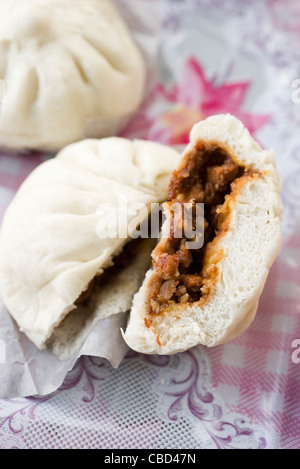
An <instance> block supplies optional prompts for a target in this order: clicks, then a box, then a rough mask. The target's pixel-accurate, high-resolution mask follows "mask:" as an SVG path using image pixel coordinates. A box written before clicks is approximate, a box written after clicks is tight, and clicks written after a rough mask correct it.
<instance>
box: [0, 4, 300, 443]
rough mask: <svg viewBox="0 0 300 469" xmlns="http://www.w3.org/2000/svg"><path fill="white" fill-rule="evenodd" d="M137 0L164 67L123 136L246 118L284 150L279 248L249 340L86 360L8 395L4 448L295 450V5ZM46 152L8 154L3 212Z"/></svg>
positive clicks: (298, 358) (299, 194) (174, 141)
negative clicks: (152, 17) (27, 392)
mask: <svg viewBox="0 0 300 469" xmlns="http://www.w3.org/2000/svg"><path fill="white" fill-rule="evenodd" d="M140 1H141V2H142V3H144V6H143V7H144V8H145V9H147V7H148V5H151V6H153V4H156V5H157V7H158V10H159V16H158V18H157V20H158V21H159V24H160V27H159V50H158V54H157V57H156V64H157V69H158V71H159V76H158V79H157V82H156V83H155V84H154V85H153V86H152V89H151V90H150V92H149V94H148V96H147V98H146V100H145V102H144V104H143V106H142V107H141V109H140V110H139V112H138V113H137V114H136V115H135V117H134V118H133V119H132V121H131V122H130V124H129V125H128V127H127V128H126V129H125V130H124V131H123V134H122V135H123V136H125V137H129V138H131V137H139V138H145V139H152V140H156V141H160V142H163V143H167V144H171V145H183V144H185V143H186V142H187V140H188V133H189V130H190V128H191V126H192V125H193V124H194V123H195V122H197V121H198V120H200V119H202V118H205V117H207V116H209V115H212V114H217V113H224V112H230V113H232V114H234V115H236V116H237V117H239V118H240V119H241V120H242V121H243V122H244V123H245V124H246V126H247V127H248V128H249V130H250V131H251V132H252V134H253V135H254V136H255V137H256V138H257V140H258V141H259V142H260V143H261V144H262V145H263V146H264V147H267V148H268V147H273V148H274V149H275V151H276V153H277V159H278V168H279V171H280V174H281V177H282V181H283V190H282V199H283V203H284V217H283V244H282V248H281V251H280V253H279V255H278V258H277V260H276V262H275V263H274V265H273V267H272V269H271V272H270V275H269V278H268V281H267V284H266V286H265V289H264V292H263V295H262V297H261V301H260V304H259V309H258V313H257V316H256V319H255V320H254V322H253V324H252V325H251V326H250V328H249V329H248V331H247V332H246V333H245V334H244V335H242V336H241V337H240V338H238V339H236V340H234V341H233V342H231V343H228V344H226V345H222V346H218V347H215V348H212V349H207V348H203V347H196V348H194V349H192V350H189V351H187V352H184V353H181V354H177V355H174V356H171V357H164V356H161V357H158V356H150V357H148V356H143V355H139V354H135V353H129V354H128V355H127V356H126V357H125V359H124V360H123V362H122V363H121V365H120V366H119V368H117V369H113V368H112V367H111V365H110V364H109V363H108V362H107V361H106V360H104V359H101V358H97V357H88V356H84V357H81V358H80V359H79V360H78V361H77V363H76V365H75V367H74V368H73V369H72V371H70V372H69V373H68V375H67V376H66V378H65V380H64V382H63V384H62V386H61V387H60V388H59V389H58V390H57V391H55V392H53V393H52V394H50V395H46V396H42V397H39V396H34V397H26V398H13V399H0V448H109V449H110V448H126V449H129V448H140V449H142V448H169V449H170V448H177V449H178V448H186V449H196V448H269V449H271V448H300V400H299V389H300V320H299V316H300V286H299V280H300V209H299V201H300V132H299V126H300V48H299V47H298V45H299V41H300V26H299V16H300V3H299V1H298V0H289V1H286V0H264V1H260V2H251V1H250V0H228V1H226V2H224V1H223V0H210V1H208V0H140ZM43 159H44V155H42V154H39V153H33V154H31V155H23V156H21V155H8V154H5V153H1V154H0V217H1V218H2V216H3V213H4V211H5V208H6V206H7V204H8V203H9V202H10V200H11V199H12V197H13V195H14V193H15V191H16V190H17V189H18V187H19V185H20V184H21V182H22V181H23V180H24V179H25V177H26V176H27V175H28V174H29V173H30V172H31V171H32V170H33V169H34V168H35V167H36V166H37V165H38V164H39V163H41V162H42V161H43ZM0 360H1V350H0ZM49 373H50V374H51V370H49ZM0 379H1V377H0Z"/></svg>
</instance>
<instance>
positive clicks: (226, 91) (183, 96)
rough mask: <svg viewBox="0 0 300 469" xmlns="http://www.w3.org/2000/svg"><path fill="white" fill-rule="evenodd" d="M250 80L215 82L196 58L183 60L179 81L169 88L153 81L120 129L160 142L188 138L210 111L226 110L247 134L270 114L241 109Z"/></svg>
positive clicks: (177, 143) (211, 113)
mask: <svg viewBox="0 0 300 469" xmlns="http://www.w3.org/2000/svg"><path fill="white" fill-rule="evenodd" d="M250 86H251V83H250V82H249V81H239V82H233V83H223V84H222V85H218V86H217V85H215V84H214V82H213V81H212V80H209V79H208V78H207V77H206V76H205V73H204V70H203V68H202V67H201V64H200V63H199V61H197V60H196V58H194V57H190V58H189V59H187V61H186V63H185V66H184V70H183V75H182V78H181V80H180V82H179V83H176V84H174V85H173V86H172V87H171V88H170V89H166V87H165V86H164V85H163V84H161V83H159V84H157V85H156V86H155V87H154V89H153V90H152V92H151V93H150V95H149V97H148V98H147V100H146V102H145V103H144V105H143V106H142V108H141V109H140V111H139V112H138V113H137V115H136V116H135V117H134V118H133V120H132V121H131V122H130V124H129V126H128V127H127V128H126V129H125V130H124V132H123V136H124V137H129V138H130V137H137V136H138V137H139V138H144V139H148V140H154V141H158V142H161V143H164V144H171V145H180V144H186V143H187V142H188V141H189V132H190V130H191V128H192V126H193V125H194V124H196V123H197V122H198V121H200V120H202V119H205V118H206V117H208V116H211V115H214V114H223V113H230V114H233V115H235V116H236V117H238V118H239V119H241V120H242V122H243V123H244V124H245V125H246V126H247V128H248V129H249V131H250V132H251V133H255V131H256V130H258V129H260V128H262V127H263V126H264V125H265V124H267V123H268V121H269V120H270V118H271V116H270V115H267V114H262V115H258V114H255V113H251V112H246V111H244V110H243V103H244V101H245V97H246V94H247V91H248V90H249V87H250Z"/></svg>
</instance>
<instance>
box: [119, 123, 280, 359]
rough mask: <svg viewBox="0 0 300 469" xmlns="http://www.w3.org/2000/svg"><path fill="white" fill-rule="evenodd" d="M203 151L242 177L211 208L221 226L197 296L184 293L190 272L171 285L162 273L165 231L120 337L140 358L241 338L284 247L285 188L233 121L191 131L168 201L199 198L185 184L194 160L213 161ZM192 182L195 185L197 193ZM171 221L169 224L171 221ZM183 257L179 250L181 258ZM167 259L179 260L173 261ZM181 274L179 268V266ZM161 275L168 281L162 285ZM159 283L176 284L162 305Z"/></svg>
mask: <svg viewBox="0 0 300 469" xmlns="http://www.w3.org/2000/svg"><path fill="white" fill-rule="evenodd" d="M203 148H213V149H217V151H218V152H219V153H220V151H221V152H223V153H224V152H225V154H226V155H227V156H226V158H227V160H226V158H225V164H226V165H227V166H226V168H225V169H226V171H227V172H228V174H230V171H231V170H232V168H233V170H235V171H236V174H237V175H236V177H235V179H233V180H232V181H231V184H230V188H229V192H228V193H227V195H225V198H224V200H223V201H222V202H219V205H217V208H215V207H213V209H214V210H215V212H216V213H217V220H218V221H217V224H216V226H215V232H214V233H213V235H211V237H210V238H209V239H208V242H207V244H206V245H205V247H204V251H203V252H204V254H203V256H204V257H203V260H202V261H201V262H202V263H201V272H200V273H199V272H197V275H198V280H199V278H200V279H201V282H202V283H201V287H199V288H198V291H197V294H196V293H195V292H196V289H195V288H194V289H193V288H191V289H190V290H188V289H187V287H186V285H187V284H188V282H187V280H189V279H192V280H193V281H195V280H197V278H194V277H197V276H195V275H194V276H191V275H189V274H190V272H189V270H188V269H185V274H182V271H181V272H179V273H178V272H177V274H176V275H177V277H176V275H175V276H174V277H173V279H172V280H169V279H170V277H168V275H169V271H170V269H169V270H167V269H165V270H162V274H161V272H160V270H159V269H160V266H161V264H162V261H163V262H164V263H166V260H168V253H166V250H165V248H166V246H167V245H168V243H169V244H170V240H167V239H165V238H164V231H165V227H164V226H163V228H162V239H161V241H160V242H159V244H158V245H157V247H156V248H155V250H154V252H153V261H154V267H153V268H152V269H151V270H149V271H148V273H147V274H146V277H145V280H144V283H143V285H142V287H141V289H140V290H139V292H138V293H137V294H136V295H135V297H134V301H133V306H132V309H131V313H130V317H129V321H128V325H127V328H126V331H125V332H124V333H123V336H124V339H125V341H126V342H127V344H128V345H129V346H130V347H131V348H132V349H134V350H136V351H139V352H142V353H149V354H152V353H157V354H172V353H176V352H180V351H183V350H186V349H189V348H191V347H193V346H195V345H197V344H203V345H207V346H210V347H211V346H215V345H218V344H221V343H223V342H226V341H228V340H232V339H233V338H234V337H236V336H237V335H240V334H241V333H243V332H244V331H245V330H246V329H247V327H248V326H249V324H250V323H251V322H252V320H253V318H254V317H255V314H256V310H257V306H258V301H259V297H260V295H261V292H262V290H263V287H264V284H265V281H266V279H267V276H268V272H269V269H270V267H271V265H272V263H273V261H274V259H275V257H276V255H277V253H278V250H279V248H280V245H281V215H282V203H281V199H280V196H279V193H280V190H281V181H280V178H279V176H278V172H277V169H276V162H275V155H274V152H273V150H262V149H261V147H260V146H259V145H258V143H257V142H255V141H254V139H253V138H252V137H251V135H250V134H249V132H248V130H247V129H246V128H245V127H244V126H243V124H242V123H241V122H240V121H239V120H238V119H236V118H235V117H233V116H231V115H218V116H213V117H210V118H208V119H206V120H204V121H201V122H199V123H198V124H196V125H195V126H194V127H193V129H192V130H191V133H190V143H189V145H188V146H187V148H186V150H185V151H184V153H183V155H182V159H181V162H180V163H179V166H178V168H177V170H176V171H175V172H174V173H173V177H172V179H171V184H170V191H169V199H170V198H171V199H172V197H173V196H174V197H175V198H176V197H177V198H179V196H180V195H182V194H181V192H180V191H181V189H182V187H188V191H189V194H192V196H193V197H195V196H196V197H197V190H198V189H197V190H196V191H195V190H194V189H195V184H196V183H195V181H196V179H195V177H196V176H195V174H196V171H195V169H194V173H193V170H190V172H189V175H188V176H187V174H185V173H186V172H187V171H188V169H189V168H192V164H194V166H193V167H194V168H196V163H197V161H196V160H197V158H198V160H199V158H200V159H201V158H204V159H205V158H206V159H207V163H206V164H208V165H209V164H210V163H209V159H210V158H216V155H215V150H214V151H210V152H208V151H206V154H205V151H204V152H203ZM198 149H202V150H201V151H202V156H197V154H196V158H195V157H194V160H193V162H192V163H191V161H192V160H191V155H195V151H196V152H199V150H198ZM203 155H204V156H203ZM229 155H230V159H229ZM218 158H219V156H218ZM195 161H196V163H195ZM197 164H198V163H197ZM214 164H215V163H214ZM199 167H200V166H199ZM206 168H208V169H206V174H208V173H209V174H210V175H211V176H210V177H211V178H212V180H213V177H215V176H216V175H218V177H219V180H220V181H221V180H222V178H221V176H222V174H221V176H220V174H219V172H218V171H219V169H218V166H211V167H210V166H206ZM237 168H238V169H237ZM224 171H225V170H224ZM182 175H184V176H183V177H182V178H181V179H180V177H181V176H182ZM184 178H186V181H188V182H185V180H184ZM190 181H193V184H192V185H191V184H189V182H190ZM202 182H203V181H202ZM209 184H210V183H209ZM209 184H208V185H207V186H205V197H204V200H207V201H208V200H209V190H208V189H209ZM199 187H201V186H199ZM228 187H229V186H228ZM174 188H175V189H174ZM193 190H194V192H193ZM200 192H201V191H200V189H199V190H198V193H199V194H200ZM174 194H175V195H174ZM170 195H171V197H170ZM185 196H186V194H185V195H184V194H183V197H185ZM188 198H189V197H188ZM208 203H209V202H208ZM204 206H205V202H204ZM215 212H214V213H215ZM205 213H206V212H205ZM210 213H212V211H211V212H210ZM166 215H167V221H166V222H165V224H167V223H168V219H170V216H169V217H168V214H166ZM204 237H205V235H204ZM170 252H173V251H170ZM183 253H184V251H183V250H182V251H181V252H180V254H181V256H182V255H183ZM169 256H170V257H171V256H176V253H175V254H170V255H169ZM193 262H194V260H193ZM169 264H170V263H169ZM194 264H195V262H194V263H192V264H191V265H192V266H194ZM179 266H180V267H181V268H182V264H179ZM159 275H160V276H161V275H165V277H163V282H162V280H161V278H160V277H159ZM166 278H167V279H168V280H166ZM158 280H160V283H159V285H161V284H162V285H163V288H164V289H163V292H165V290H166V283H164V282H172V281H174V282H175V283H174V284H173V291H174V294H173V296H172V297H171V300H170V301H169V302H164V303H163V304H161V303H160V301H161V296H162V287H161V289H160V290H159V294H158V296H156V297H155V296H152V297H151V292H153V291H154V290H155V289H154V288H153V284H154V282H155V281H156V282H157V281H158ZM180 282H183V284H182V283H180ZM178 283H179V285H178ZM169 285H171V286H172V284H169ZM169 285H167V286H169ZM179 287H180V288H183V287H186V288H185V290H183V291H185V295H184V296H183V297H182V298H181V299H180V301H178V299H177V300H176V296H175V295H178V290H179ZM175 288H177V289H176V290H175ZM157 291H158V290H157ZM149 295H150V296H149ZM197 295H198V296H197ZM149 298H150V300H149ZM193 298H194V300H193ZM174 299H175V301H174ZM153 300H154V303H153ZM157 303H159V307H158V306H157ZM153 304H154V305H155V306H154V309H153V308H152V310H151V308H150V306H149V305H153ZM155 308H156V309H155Z"/></svg>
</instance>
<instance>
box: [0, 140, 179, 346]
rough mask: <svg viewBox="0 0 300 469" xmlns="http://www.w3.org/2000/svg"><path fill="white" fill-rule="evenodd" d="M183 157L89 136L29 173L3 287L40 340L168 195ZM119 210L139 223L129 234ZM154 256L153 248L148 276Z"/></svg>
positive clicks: (1, 252)
mask: <svg viewBox="0 0 300 469" xmlns="http://www.w3.org/2000/svg"><path fill="white" fill-rule="evenodd" d="M179 159H180V155H179V154H178V153H177V152H176V151H175V150H172V149H171V148H168V147H165V146H163V145H160V144H158V143H154V142H147V141H141V140H134V141H130V140H127V139H123V138H118V137H108V138H105V139H100V140H96V139H88V140H84V141H81V142H79V143H75V144H71V145H69V146H68V147H66V148H65V149H64V150H62V151H61V152H60V153H59V154H58V155H57V156H56V157H55V158H53V159H50V160H48V161H46V162H44V163H42V164H41V165H40V166H39V167H37V168H36V169H35V170H34V171H33V172H32V173H31V175H30V176H29V177H28V178H27V179H26V180H25V182H24V183H23V184H22V186H21V187H20V189H19V191H18V192H17V194H16V196H15V198H14V199H13V201H12V203H11V204H10V206H9V207H8V209H7V211H6V213H5V216H4V220H3V223H2V227H1V232H0V291H1V294H2V297H3V300H4V303H5V304H6V306H7V308H8V310H9V312H10V313H11V315H12V316H13V317H14V319H15V320H16V322H17V323H18V325H19V327H20V329H21V330H22V331H23V332H24V333H25V334H27V336H28V337H29V338H30V339H31V340H32V342H34V343H35V344H36V346H37V347H39V348H43V347H44V346H45V343H46V341H47V339H49V337H50V336H51V334H52V332H53V330H54V328H55V327H57V326H58V325H59V324H60V323H61V322H62V320H63V319H64V318H65V317H66V315H67V314H68V312H69V311H71V310H73V309H74V308H75V306H74V302H75V301H76V300H77V299H78V297H79V296H80V294H81V293H82V292H83V291H85V290H86V289H87V287H88V285H89V283H90V281H91V280H92V279H93V278H94V277H95V276H96V275H98V274H101V273H102V272H103V269H104V268H105V267H108V266H109V265H111V262H112V258H113V257H115V256H116V255H117V254H118V253H119V252H120V251H121V250H122V248H123V246H124V244H125V243H126V242H127V240H128V239H130V234H131V233H132V232H133V231H134V229H135V228H136V227H137V226H138V224H139V222H140V221H141V219H142V218H143V217H145V216H146V217H147V215H148V212H147V210H150V204H152V203H157V202H160V201H162V200H164V199H165V198H166V197H167V185H168V180H169V178H170V175H171V173H172V171H173V170H174V168H175V167H176V165H177V164H178V161H179ZM126 199H127V202H128V205H124V203H125V202H126ZM120 200H121V202H122V204H121V205H120ZM138 203H139V204H144V205H145V206H146V208H147V210H146V213H144V212H140V209H139V207H138V206H137V205H136V204H138ZM132 204H135V206H134V207H135V209H136V210H137V212H134V210H133V208H134V207H132ZM126 206H127V207H128V209H129V210H126V211H124V212H123V209H124V207H125V208H126ZM131 208H132V209H131ZM119 212H121V215H122V217H123V218H122V220H123V219H124V218H125V222H126V224H131V228H128V231H130V233H128V238H127V239H124V238H123V237H122V236H123V234H122V233H120V230H123V224H119ZM139 215H141V216H139ZM114 220H116V223H115V224H114V223H112V222H113V221H114ZM122 223H123V222H122ZM115 227H116V228H117V231H115V232H114V229H115ZM104 228H105V229H104ZM110 229H112V231H109V230H110ZM105 232H107V233H106V236H104V235H105ZM115 234H116V235H117V236H115ZM149 261H150V255H148V259H146V262H148V263H147V266H146V268H145V270H144V272H143V277H144V275H145V272H146V270H147V269H148V267H149ZM137 263H139V261H138V260H137ZM137 265H138V264H136V265H135V266H134V269H137V268H138V269H140V267H136V266H137ZM143 265H145V262H144V264H143ZM134 276H135V273H132V274H130V273H128V272H127V274H126V278H127V281H128V283H130V284H132V282H133V283H134V282H136V277H134ZM133 277H134V278H135V279H133V280H132V278H133ZM143 277H142V278H143ZM123 280H124V279H123ZM139 286H140V285H138V286H137V287H136V290H135V291H137V290H138V287H139ZM123 287H124V288H126V285H121V284H120V285H119V288H120V289H122V288H123ZM127 287H128V285H127ZM114 288H115V291H116V287H114ZM130 288H131V287H130ZM131 300H132V297H131ZM131 300H130V301H131ZM109 301H110V304H112V303H113V302H112V301H111V300H109ZM126 301H127V300H126ZM115 312H116V313H117V312H120V311H119V310H117V311H115ZM104 313H107V311H106V312H104ZM112 313H113V308H112V307H111V310H110V314H112ZM106 315H107V314H106Z"/></svg>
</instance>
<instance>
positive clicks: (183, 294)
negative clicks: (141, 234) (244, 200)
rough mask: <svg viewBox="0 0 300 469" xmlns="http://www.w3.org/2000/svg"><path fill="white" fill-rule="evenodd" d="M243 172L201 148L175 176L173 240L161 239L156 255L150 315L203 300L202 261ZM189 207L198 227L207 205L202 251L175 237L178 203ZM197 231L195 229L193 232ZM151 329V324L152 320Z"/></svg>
mask: <svg viewBox="0 0 300 469" xmlns="http://www.w3.org/2000/svg"><path fill="white" fill-rule="evenodd" d="M244 172H245V168H244V167H242V166H239V165H237V164H236V163H235V162H234V161H233V159H232V158H231V156H230V155H229V154H228V152H227V151H226V150H225V149H223V148H221V147H219V146H218V145H213V144H209V145H207V144H206V145H205V144H203V143H202V144H199V145H198V146H196V147H195V148H194V149H193V150H192V151H191V152H190V153H189V155H187V156H186V158H185V160H184V164H183V165H182V167H181V168H180V169H179V170H176V171H174V173H173V176H172V178H171V181H170V185H169V201H168V202H167V203H166V204H167V205H168V207H169V213H170V228H171V229H170V237H169V238H168V239H162V240H161V241H160V242H159V243H158V245H157V247H156V248H155V250H154V253H153V258H154V259H155V260H154V261H153V263H154V268H155V272H154V274H153V276H152V278H151V280H150V283H149V290H148V310H149V314H150V315H153V314H159V313H160V312H162V311H163V310H164V309H165V308H166V306H169V305H172V304H175V303H182V304H184V303H193V302H196V301H199V300H200V298H201V296H202V295H203V294H204V291H205V288H204V284H205V272H203V259H204V254H205V251H206V249H207V247H208V245H209V243H210V242H211V241H212V240H213V239H214V238H215V237H216V236H218V225H219V223H218V221H219V215H218V212H219V209H220V207H221V206H222V204H223V203H224V201H225V196H226V195H227V194H230V193H231V190H232V188H231V184H232V182H233V181H235V180H236V179H238V178H240V177H242V176H243V174H244ZM175 202H176V203H177V204H178V203H179V204H182V206H183V205H184V204H186V203H189V206H190V207H191V210H192V217H191V218H190V220H191V223H192V224H193V225H194V224H195V222H196V220H195V210H194V208H195V206H196V204H197V203H204V233H203V236H204V239H203V245H202V247H201V248H199V249H188V248H187V239H186V238H185V237H184V236H182V237H181V238H179V239H178V237H176V236H175V231H176V229H177V228H178V227H177V226H176V220H175V216H174V213H173V211H172V206H173V204H174V203H175ZM193 228H194V227H193ZM148 324H149V320H148Z"/></svg>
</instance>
